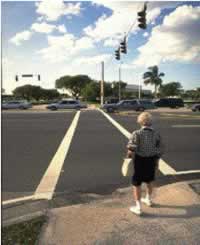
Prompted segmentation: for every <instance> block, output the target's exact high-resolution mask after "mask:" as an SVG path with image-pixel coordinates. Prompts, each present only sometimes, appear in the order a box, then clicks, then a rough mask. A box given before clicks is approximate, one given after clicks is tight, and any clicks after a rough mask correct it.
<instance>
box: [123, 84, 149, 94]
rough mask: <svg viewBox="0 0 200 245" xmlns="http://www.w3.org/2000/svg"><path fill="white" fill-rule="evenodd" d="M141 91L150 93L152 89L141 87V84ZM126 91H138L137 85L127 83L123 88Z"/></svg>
mask: <svg viewBox="0 0 200 245" xmlns="http://www.w3.org/2000/svg"><path fill="white" fill-rule="evenodd" d="M140 89H141V92H142V93H143V94H144V95H151V94H152V91H151V90H149V89H142V85H141V86H140ZM125 91H126V92H132V93H138V91H139V85H136V84H127V86H126V88H125Z"/></svg>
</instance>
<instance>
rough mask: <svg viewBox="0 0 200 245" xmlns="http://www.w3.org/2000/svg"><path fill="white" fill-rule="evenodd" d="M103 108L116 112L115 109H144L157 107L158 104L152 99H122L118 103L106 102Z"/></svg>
mask: <svg viewBox="0 0 200 245" xmlns="http://www.w3.org/2000/svg"><path fill="white" fill-rule="evenodd" d="M101 108H102V109H103V110H106V111H107V112H115V111H129V110H134V111H144V110H146V109H155V108H156V106H155V105H154V104H153V103H152V102H151V101H150V100H138V99H135V100H122V101H120V102H118V103H117V104H104V105H103V106H102V107H101Z"/></svg>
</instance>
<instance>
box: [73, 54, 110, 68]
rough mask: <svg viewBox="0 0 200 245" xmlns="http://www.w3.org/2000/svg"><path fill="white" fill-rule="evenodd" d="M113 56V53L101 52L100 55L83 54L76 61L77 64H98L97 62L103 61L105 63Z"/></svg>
mask: <svg viewBox="0 0 200 245" xmlns="http://www.w3.org/2000/svg"><path fill="white" fill-rule="evenodd" d="M111 57H112V55H111V54H100V55H96V56H92V57H90V56H83V57H80V58H78V59H77V60H76V61H75V64H76V65H84V64H85V65H96V64H100V63H101V62H102V61H104V62H105V63H106V62H108V61H109V59H110V58H111Z"/></svg>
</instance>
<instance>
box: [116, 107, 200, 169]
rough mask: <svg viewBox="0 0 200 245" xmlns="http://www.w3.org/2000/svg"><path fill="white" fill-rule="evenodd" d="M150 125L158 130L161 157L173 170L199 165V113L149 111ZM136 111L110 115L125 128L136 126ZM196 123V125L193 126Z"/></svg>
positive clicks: (133, 128) (199, 166) (199, 167)
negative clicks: (151, 121) (152, 122)
mask: <svg viewBox="0 0 200 245" xmlns="http://www.w3.org/2000/svg"><path fill="white" fill-rule="evenodd" d="M152 114H153V118H154V125H153V126H154V128H155V129H157V130H159V132H160V133H161V135H162V137H163V141H164V145H165V154H164V156H163V159H164V160H165V161H166V162H167V163H168V164H169V165H170V166H172V167H173V168H174V169H175V170H176V171H188V170H199V169H200V127H198V126H200V114H194V113H192V112H191V113H190V112H184V113H183V112H178V111H176V112H173V113H157V112H153V113H152ZM137 115H138V113H132V114H131V115H128V116H126V115H114V114H113V115H112V117H113V118H114V119H115V120H116V121H117V122H119V123H120V124H121V125H122V126H123V127H124V128H126V129H127V130H128V131H129V132H132V131H134V130H136V129H138V128H139V125H138V124H137V122H136V121H137ZM196 126H197V127H196Z"/></svg>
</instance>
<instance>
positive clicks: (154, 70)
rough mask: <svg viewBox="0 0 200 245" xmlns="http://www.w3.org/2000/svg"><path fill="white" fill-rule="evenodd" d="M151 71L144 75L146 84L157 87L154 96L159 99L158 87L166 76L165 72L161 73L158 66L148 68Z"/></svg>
mask: <svg viewBox="0 0 200 245" xmlns="http://www.w3.org/2000/svg"><path fill="white" fill-rule="evenodd" d="M148 69H149V71H147V72H145V73H144V74H143V79H144V84H151V85H154V86H155V90H154V94H155V97H157V92H158V91H157V90H158V87H160V86H161V84H162V79H161V77H163V76H164V75H165V74H164V73H163V72H161V73H159V69H158V66H151V67H149V68H148Z"/></svg>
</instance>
